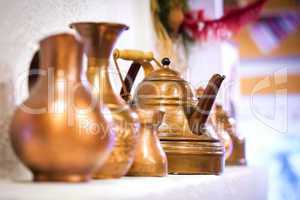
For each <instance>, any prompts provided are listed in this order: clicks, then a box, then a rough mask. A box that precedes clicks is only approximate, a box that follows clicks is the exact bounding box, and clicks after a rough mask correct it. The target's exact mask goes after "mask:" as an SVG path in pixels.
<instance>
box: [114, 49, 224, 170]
mask: <svg viewBox="0 0 300 200" xmlns="http://www.w3.org/2000/svg"><path fill="white" fill-rule="evenodd" d="M117 58H122V59H125V60H126V59H127V60H133V61H134V62H133V63H132V65H131V67H130V68H129V70H128V72H127V75H126V78H125V81H124V83H125V86H124V87H123V88H122V91H121V96H122V97H123V98H124V99H128V96H130V94H129V92H128V91H130V90H131V88H132V86H133V83H134V80H135V78H136V76H137V73H138V71H139V69H140V68H143V70H144V74H145V78H144V79H143V81H142V82H141V83H139V84H138V86H137V88H136V90H135V94H134V97H133V102H134V103H135V104H136V105H137V106H138V107H139V108H142V109H150V110H160V111H163V112H164V117H163V120H162V124H161V126H160V127H159V138H160V140H161V143H162V145H163V148H164V150H165V152H166V153H167V158H168V166H169V169H168V170H169V173H177V174H178V173H179V174H219V173H221V172H222V170H223V166H224V146H223V144H222V143H221V142H220V139H219V138H218V136H217V134H216V133H215V132H214V130H213V129H212V127H211V126H209V125H208V124H206V121H207V118H208V116H209V113H210V110H211V108H212V105H213V103H214V100H215V97H216V95H217V93H218V90H219V88H220V86H221V83H222V81H223V80H224V78H225V77H224V76H221V75H219V74H215V75H214V76H213V77H212V78H211V80H210V81H209V83H208V86H207V87H206V88H205V92H204V94H203V95H202V96H201V98H200V99H199V100H198V99H197V98H196V96H195V92H194V90H193V89H192V87H191V86H190V84H189V83H188V82H187V81H185V80H184V79H182V78H181V76H180V74H179V73H178V72H176V71H174V70H172V69H170V68H169V65H170V62H171V61H170V60H169V59H168V58H164V59H163V60H162V62H161V63H159V62H158V61H157V60H155V58H154V57H153V54H152V53H151V52H142V51H136V50H118V49H116V50H115V51H114V59H117ZM151 61H154V63H155V65H153V64H152V63H151Z"/></svg>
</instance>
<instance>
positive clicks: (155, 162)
mask: <svg viewBox="0 0 300 200" xmlns="http://www.w3.org/2000/svg"><path fill="white" fill-rule="evenodd" d="M136 112H137V113H138V116H139V120H140V123H141V128H140V131H139V137H138V143H137V149H136V153H135V157H134V161H133V164H132V166H131V168H130V170H129V172H128V174H127V175H128V176H166V175H167V174H168V166H167V157H166V154H165V152H164V150H163V149H162V146H161V144H160V141H159V138H158V135H157V134H158V127H159V125H160V124H161V121H162V118H163V112H161V111H153V110H145V109H140V108H136Z"/></svg>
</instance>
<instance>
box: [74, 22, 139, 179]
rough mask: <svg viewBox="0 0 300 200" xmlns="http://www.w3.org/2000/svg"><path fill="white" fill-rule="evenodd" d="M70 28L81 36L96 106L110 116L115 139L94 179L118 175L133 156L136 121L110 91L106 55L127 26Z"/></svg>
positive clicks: (103, 24) (78, 26)
mask: <svg viewBox="0 0 300 200" xmlns="http://www.w3.org/2000/svg"><path fill="white" fill-rule="evenodd" d="M71 27H72V28H74V29H76V31H77V32H78V33H79V34H80V36H81V37H82V40H83V42H84V46H85V53H86V55H87V57H88V67H87V76H88V80H89V82H90V83H91V85H92V87H93V94H94V96H95V97H97V99H98V103H99V104H100V105H105V106H107V107H108V109H109V112H106V113H105V116H106V117H107V118H112V119H113V124H112V125H113V130H114V132H115V133H116V141H115V146H114V148H113V151H112V153H111V155H110V157H109V159H108V160H107V161H106V163H105V164H104V166H103V167H102V168H100V169H99V170H97V172H96V173H95V174H94V178H96V179H103V178H120V177H122V176H124V175H125V174H126V173H127V172H128V170H129V168H130V166H131V164H132V162H133V159H134V153H135V145H136V137H137V133H138V128H139V123H138V118H137V115H136V113H134V112H133V111H132V110H131V109H130V108H129V106H128V105H127V104H126V103H125V102H124V101H123V100H122V99H121V98H120V97H119V96H118V95H116V94H115V93H114V91H113V88H112V86H111V82H110V77H109V67H108V66H109V56H110V55H111V51H112V48H113V46H114V44H115V42H116V40H117V38H118V36H119V35H120V34H121V32H122V31H124V30H127V29H128V27H127V26H126V25H123V24H116V23H90V22H82V23H74V24H72V25H71Z"/></svg>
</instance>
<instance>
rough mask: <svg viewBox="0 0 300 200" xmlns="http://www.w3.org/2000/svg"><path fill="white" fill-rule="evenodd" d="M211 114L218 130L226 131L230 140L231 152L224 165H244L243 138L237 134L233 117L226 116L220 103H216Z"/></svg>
mask: <svg viewBox="0 0 300 200" xmlns="http://www.w3.org/2000/svg"><path fill="white" fill-rule="evenodd" d="M213 116H214V120H213V121H214V124H215V125H216V126H217V127H218V131H219V132H224V131H225V132H227V133H228V134H229V136H230V138H231V141H232V152H231V154H230V155H229V156H228V157H227V159H226V165H246V155H245V154H246V153H245V146H246V145H245V138H244V137H243V136H242V135H239V134H237V132H236V128H235V122H234V119H232V118H230V117H229V116H228V114H227V113H226V111H225V110H224V109H223V107H222V105H220V104H216V106H215V114H214V115H213Z"/></svg>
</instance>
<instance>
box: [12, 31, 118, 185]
mask: <svg viewBox="0 0 300 200" xmlns="http://www.w3.org/2000/svg"><path fill="white" fill-rule="evenodd" d="M40 49H41V51H40V53H39V54H40V66H41V70H42V72H44V73H42V75H41V76H40V77H39V79H38V81H37V83H36V84H34V87H33V88H32V91H31V93H30V96H29V97H28V98H27V99H26V100H25V102H24V103H23V104H22V105H21V106H19V107H18V108H17V110H16V111H15V114H14V117H13V119H12V123H11V128H10V134H11V142H12V146H13V148H14V150H15V152H16V154H17V156H18V157H19V158H20V160H21V161H22V162H23V163H24V164H25V165H26V166H27V167H28V168H29V169H30V170H31V171H32V173H33V175H34V181H66V182H80V181H88V180H89V179H90V178H91V176H92V172H93V171H94V170H96V169H97V168H99V167H100V166H101V165H103V164H104V162H105V161H106V159H107V158H108V156H109V154H110V152H111V150H112V146H113V139H114V133H113V132H112V131H111V129H110V127H109V124H110V123H111V122H110V121H107V120H106V119H105V118H104V117H103V115H102V114H101V112H103V109H104V107H99V106H98V105H96V104H95V103H94V102H95V100H94V99H93V97H92V95H91V93H90V90H89V89H88V85H87V84H86V82H83V81H82V80H81V77H82V76H83V74H82V66H81V63H82V57H83V45H82V43H81V42H80V41H78V40H77V39H76V38H75V37H74V36H72V35H70V34H58V35H53V36H50V37H47V38H45V39H43V40H42V41H41V42H40ZM99 111H100V112H99Z"/></svg>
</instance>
